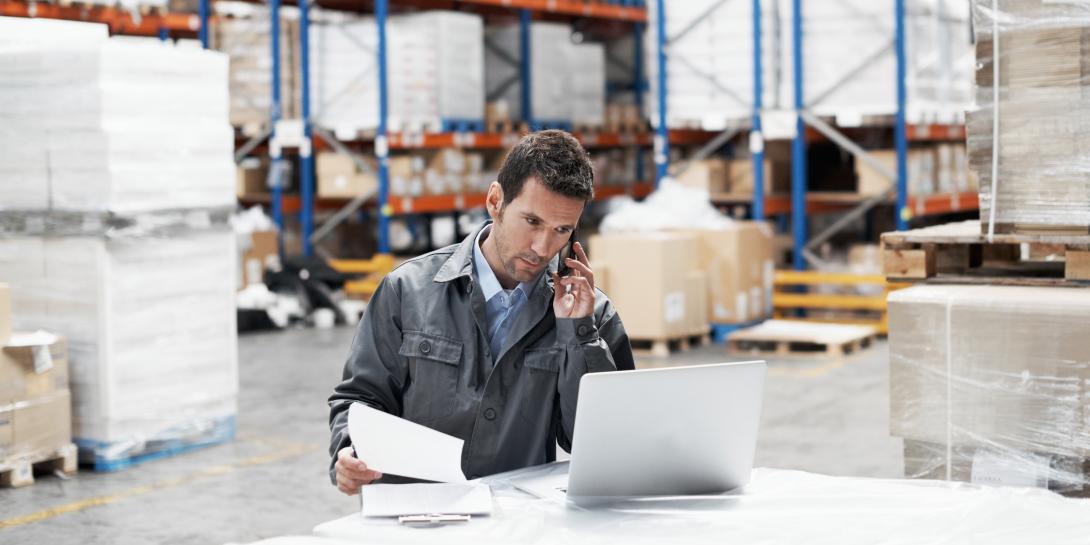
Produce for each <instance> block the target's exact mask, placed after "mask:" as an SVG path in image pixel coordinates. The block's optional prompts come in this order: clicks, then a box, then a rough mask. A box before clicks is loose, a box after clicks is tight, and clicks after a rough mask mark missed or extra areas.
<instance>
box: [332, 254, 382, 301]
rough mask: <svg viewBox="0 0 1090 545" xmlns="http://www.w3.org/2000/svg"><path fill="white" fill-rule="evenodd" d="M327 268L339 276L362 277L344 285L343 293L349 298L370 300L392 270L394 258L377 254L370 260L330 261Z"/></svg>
mask: <svg viewBox="0 0 1090 545" xmlns="http://www.w3.org/2000/svg"><path fill="white" fill-rule="evenodd" d="M329 266H330V267H333V269H334V270H336V271H337V272H339V273H341V274H353V275H364V276H363V277H362V278H359V279H356V280H349V281H347V282H345V283H344V292H345V293H346V294H348V295H350V296H358V297H361V298H363V299H370V298H371V296H372V295H374V294H375V290H377V289H378V285H379V282H382V279H383V278H385V277H386V275H387V274H389V273H390V271H392V270H394V256H392V255H390V254H378V255H376V256H375V257H372V258H371V259H332V260H330V261H329Z"/></svg>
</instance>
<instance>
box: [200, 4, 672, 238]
mask: <svg viewBox="0 0 1090 545" xmlns="http://www.w3.org/2000/svg"><path fill="white" fill-rule="evenodd" d="M207 1H208V0H203V1H202V5H203V4H205V3H207ZM296 4H297V6H298V8H299V11H300V21H301V22H303V21H307V20H308V19H309V17H308V8H309V2H308V1H307V0H297V2H296ZM396 4H397V5H399V6H407V7H413V8H417V9H439V8H448V9H449V8H451V7H454V6H475V7H479V8H482V9H484V10H485V11H487V12H493V11H492V10H495V11H496V12H503V13H512V12H515V13H518V15H519V25H520V34H521V36H520V47H521V53H522V54H521V59H522V60H521V63H520V66H519V69H520V70H519V77H520V80H521V83H522V85H521V88H522V91H523V92H522V96H521V101H522V103H523V111H525V112H527V113H528V114H529V115H527V116H526V124H527V125H528V126H529V127H530V128H537V126H538V125H540V124H543V123H544V122H541V123H539V122H537V121H536V120H534V119H533V116H532V111H531V109H530V107H529V105H530V103H531V100H532V97H531V96H530V92H531V86H530V85H529V77H530V71H529V61H530V55H531V54H532V52H531V51H529V44H530V40H529V32H530V23H531V21H532V20H533V16H534V15H535V14H540V15H542V16H546V17H578V18H589V19H597V20H604V21H611V22H614V23H618V22H619V23H623V24H629V25H631V26H632V32H633V33H634V34H635V35H636V36H637V39H636V40H635V42H636V44H637V47H638V46H639V44H641V40H640V39H639V35H640V33H642V31H643V24H644V22H645V21H646V10H645V8H644V7H642V6H640V5H637V4H638V2H631V1H626V2H623V4H625V5H620V4H622V3H620V2H614V3H605V2H600V3H585V2H581V1H580V2H576V1H562V0H548V1H543V0H464V1H459V2H454V3H452V2H441V1H425V0H404V1H402V2H396ZM322 5H323V7H329V8H332V9H353V10H358V8H359V6H358V5H353V6H346V5H341V4H336V3H332V2H331V3H329V4H328V5H327V4H326V3H323V4H322ZM372 7H373V10H374V15H375V22H376V25H377V26H378V47H377V48H376V50H377V51H376V54H377V57H378V58H377V66H378V70H377V72H378V80H379V97H380V98H379V123H378V128H377V130H376V131H375V132H374V134H373V135H368V136H367V137H366V138H362V139H359V140H351V141H343V140H341V139H338V138H336V136H335V135H333V134H332V133H330V132H328V131H324V130H322V129H318V128H315V127H312V125H311V119H310V116H309V97H308V96H307V95H306V93H308V90H309V89H308V88H309V73H308V70H307V69H306V68H303V67H302V66H301V78H300V79H301V86H302V89H303V93H304V96H303V116H302V119H301V120H300V122H301V124H302V127H301V128H299V127H297V126H294V127H292V130H291V131H290V132H291V133H292V136H293V137H292V138H282V135H281V134H280V130H281V124H278V123H277V122H278V121H279V118H278V116H277V112H278V111H279V105H280V98H279V96H278V90H277V89H275V86H274V97H273V100H272V103H273V113H272V115H271V116H270V117H271V120H270V121H271V123H270V130H269V131H267V132H266V133H262V134H260V135H257V136H256V137H254V138H251V139H250V140H249V141H248V142H247V143H246V144H244V145H243V146H242V148H241V149H240V151H241V152H242V153H241V154H240V157H241V156H242V155H245V154H246V153H249V152H250V151H253V150H254V149H256V148H257V147H258V146H260V145H261V140H262V139H264V138H268V139H269V141H270V145H269V146H268V147H269V149H270V152H271V153H270V154H271V156H272V158H273V162H274V164H275V163H277V162H278V161H280V160H281V159H282V156H281V155H280V154H281V153H282V152H283V150H284V149H286V148H288V147H294V148H296V149H298V150H299V157H300V171H301V183H300V191H299V195H298V196H288V195H284V194H283V193H282V191H281V190H280V185H281V184H279V183H275V182H274V183H273V191H272V194H271V196H270V198H269V199H268V201H269V202H268V204H269V205H270V208H271V209H272V215H273V218H274V221H276V223H277V224H278V225H279V226H280V227H281V231H282V230H283V229H282V228H283V224H284V217H285V215H291V214H295V213H298V214H299V217H300V223H301V231H302V239H303V244H302V246H303V248H302V249H303V252H304V253H305V254H310V253H312V252H313V251H314V250H315V247H316V246H315V244H316V243H317V242H318V241H320V240H321V239H322V238H323V237H324V236H325V235H326V234H328V233H329V232H331V231H332V230H333V228H335V227H336V225H337V224H338V223H340V222H343V221H345V220H346V219H348V218H349V217H351V216H352V215H353V214H355V213H357V212H358V211H359V210H360V209H361V208H362V207H364V206H365V205H369V204H370V203H371V202H372V196H371V195H361V196H358V197H357V198H354V199H351V200H342V199H321V200H318V199H316V198H315V194H314V189H315V188H314V180H313V175H314V165H313V154H314V152H315V151H317V150H321V149H331V150H334V151H337V152H339V153H344V154H348V155H349V156H351V157H353V159H354V161H355V163H356V164H357V166H358V167H360V169H361V170H363V171H365V172H367V171H370V168H369V166H368V165H367V164H366V162H365V161H364V160H363V157H362V156H361V155H360V154H359V153H358V152H357V151H355V149H353V148H359V147H361V146H364V147H369V148H370V149H373V150H374V154H375V157H376V158H377V168H376V169H375V174H376V177H377V179H378V191H377V195H374V196H373V197H374V198H373V201H374V206H375V209H376V211H377V214H376V216H377V218H378V232H379V237H378V251H379V253H380V254H386V253H388V252H389V221H390V218H391V217H393V216H396V215H402V214H415V213H438V212H453V211H459V210H464V209H467V208H473V207H477V206H480V205H483V202H484V195H483V194H467V195H441V196H421V197H400V196H391V195H390V194H389V172H388V166H387V160H388V158H389V155H390V152H391V151H396V150H410V149H440V148H452V147H453V148H472V149H504V148H506V147H509V146H510V145H512V144H513V143H514V142H515V141H516V140H517V135H515V134H498V133H489V132H475V131H473V130H463V131H449V132H438V133H427V132H425V133H409V132H397V131H391V130H390V127H389V126H388V119H387V116H388V112H387V106H386V104H387V85H386V72H387V67H386V36H385V26H386V25H385V22H386V19H387V17H388V15H389V12H390V7H391V2H390V0H375V1H374V2H373V6H372ZM269 8H270V10H272V11H273V12H274V13H273V14H272V15H271V18H272V20H273V21H276V20H277V19H278V17H277V16H276V14H275V11H276V10H278V9H279V2H278V0H269ZM300 32H301V40H300V47H301V48H302V49H303V51H301V54H300V59H301V61H302V63H301V64H302V65H303V66H305V65H306V63H307V59H308V57H309V52H308V51H307V47H308V41H307V38H306V30H305V27H304V26H303V24H301V25H300ZM271 33H272V39H271V40H270V41H271V43H272V48H273V53H272V58H273V70H274V72H275V73H274V75H273V79H272V81H279V77H278V70H279V49H278V48H279V39H278V33H279V27H278V25H275V24H274V25H273V26H272V28H271ZM640 53H641V52H637V55H639V54H640ZM640 67H641V63H638V62H637V63H636V67H635V75H634V80H635V83H634V86H635V87H636V88H639V87H641V86H642V84H641V80H642V74H641V72H642V71H641V70H640ZM637 97H641V94H640V93H637ZM452 125H461V126H462V127H463V128H466V127H468V128H470V129H476V128H477V127H474V126H473V125H474V124H473V123H458V124H452ZM576 136H577V137H578V138H580V140H581V141H582V142H583V143H584V145H585V146H587V147H588V148H596V147H619V146H648V145H650V143H651V140H650V137H649V136H648V135H641V134H613V133H595V134H578V133H577V134H576ZM678 138H693V135H679V136H678ZM273 170H274V172H279V171H280V169H277V168H274V169H273ZM637 178H639V176H637ZM651 189H652V187H651V185H650V184H649V183H647V182H641V181H640V180H636V183H634V184H631V185H629V186H628V187H627V188H616V187H601V188H598V189H597V191H596V193H597V196H598V197H599V198H606V197H609V196H616V195H618V194H629V195H632V196H634V197H642V196H645V195H647V194H648V193H650V191H651ZM250 202H254V201H250ZM317 210H335V211H334V213H333V214H332V216H331V217H330V218H329V219H328V220H327V221H326V222H325V223H323V224H322V225H321V226H318V227H317V228H315V224H314V219H315V212H316V211H317Z"/></svg>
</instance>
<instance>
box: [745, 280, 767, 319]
mask: <svg viewBox="0 0 1090 545" xmlns="http://www.w3.org/2000/svg"><path fill="white" fill-rule="evenodd" d="M761 302H762V300H761V288H759V287H757V286H754V287H752V288H749V315H750V316H760V315H761V311H762V310H763V309H762V308H761V307H763V306H764V305H762V304H761Z"/></svg>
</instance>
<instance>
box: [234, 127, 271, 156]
mask: <svg viewBox="0 0 1090 545" xmlns="http://www.w3.org/2000/svg"><path fill="white" fill-rule="evenodd" d="M271 135H272V129H271V128H267V129H263V130H262V131H261V132H260V133H258V134H256V135H254V136H253V137H252V138H250V139H249V140H247V141H246V143H245V144H243V145H241V146H239V148H238V149H237V150H235V164H236V165H237V164H239V163H241V162H242V160H243V159H245V158H246V156H247V155H249V154H250V152H251V151H254V149H255V148H257V147H258V146H260V145H261V143H262V142H264V141H265V140H268V138H269V136H271Z"/></svg>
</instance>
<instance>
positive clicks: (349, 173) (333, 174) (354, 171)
mask: <svg viewBox="0 0 1090 545" xmlns="http://www.w3.org/2000/svg"><path fill="white" fill-rule="evenodd" d="M368 162H369V163H370V164H371V171H370V172H361V171H360V169H359V168H357V166H356V163H355V161H353V160H352V158H351V157H349V156H347V155H344V154H341V153H333V152H321V153H319V154H318V158H317V160H316V162H315V172H316V174H317V178H318V197H321V198H327V199H354V198H356V197H358V196H360V195H371V194H374V193H375V192H376V191H378V178H377V177H375V168H376V167H377V166H376V165H375V162H374V161H373V160H369V161H368Z"/></svg>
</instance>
